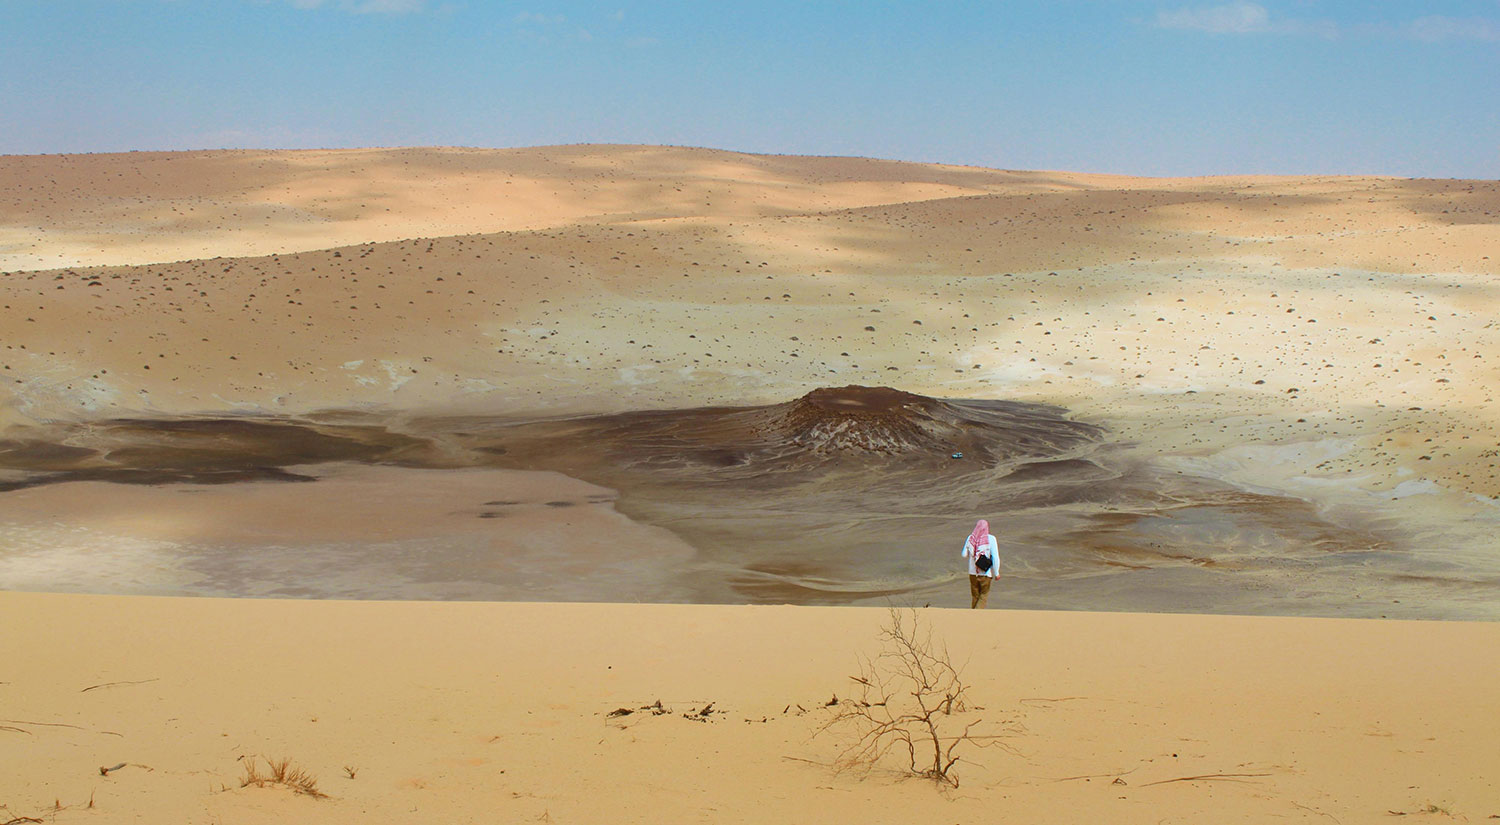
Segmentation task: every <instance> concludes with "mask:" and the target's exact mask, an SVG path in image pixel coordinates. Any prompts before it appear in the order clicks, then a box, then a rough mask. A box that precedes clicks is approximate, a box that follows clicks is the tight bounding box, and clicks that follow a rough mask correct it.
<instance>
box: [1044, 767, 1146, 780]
mask: <svg viewBox="0 0 1500 825" xmlns="http://www.w3.org/2000/svg"><path fill="white" fill-rule="evenodd" d="M1138 770H1140V768H1131V769H1130V770H1128V771H1116V772H1114V773H1085V774H1079V775H1078V776H1064V777H1062V778H1061V779H1053V780H1051V781H1053V782H1072V781H1074V780H1078V779H1104V778H1105V777H1121V776H1129V775H1131V774H1133V773H1135V772H1136V771H1138Z"/></svg>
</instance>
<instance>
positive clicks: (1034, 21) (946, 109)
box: [0, 0, 1500, 178]
mask: <svg viewBox="0 0 1500 825" xmlns="http://www.w3.org/2000/svg"><path fill="white" fill-rule="evenodd" d="M584 142H589V143H660V144H676V145H692V146H711V147H716V148H724V149H737V150H743V151H751V152H773V153H790V154H824V155H864V156H871V157H883V158H898V159H906V160H919V161H936V162H945V163H962V164H974V165H981V166H992V167H1000V168H1010V169H1066V170H1077V171H1103V172H1120V173H1128V174H1144V175H1197V174H1227V173H1319V172H1322V173H1381V174H1395V175H1410V176H1424V177H1481V178H1497V177H1500V0H1428V1H1427V2H1409V1H1407V0H1391V1H1390V2H1378V3H1377V2H1352V1H1349V2H1336V1H1335V0H1263V2H1258V3H1257V2H1247V1H1246V0H1231V1H1230V2H1214V0H1209V2H1192V1H1191V0H1165V2H1142V1H1138V0H1093V2H1085V1H1084V0H1055V1H1054V2H1020V1H1019V0H1017V1H1016V2H1003V1H1001V0H996V1H995V2H988V3H958V2H950V3H944V2H931V3H915V2H913V3H905V2H879V0H866V1H865V2H760V3H732V2H710V0H698V2H686V1H685V0H684V1H683V2H653V3H638V2H627V1H626V0H620V1H619V2H605V3H592V2H572V3H550V4H547V3H508V2H479V1H478V0H93V1H92V2H85V0H0V153H42V152H88V151H124V150H131V149H194V148H220V147H244V148H312V147H352V146H396V145H464V146H495V147H506V146H530V145H538V144H553V143H584Z"/></svg>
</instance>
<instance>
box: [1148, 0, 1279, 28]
mask: <svg viewBox="0 0 1500 825" xmlns="http://www.w3.org/2000/svg"><path fill="white" fill-rule="evenodd" d="M1156 25H1157V27H1158V28H1163V29H1188V30H1191V31H1204V32H1212V33H1214V34H1253V33H1255V32H1265V31H1270V30H1271V15H1270V14H1269V13H1268V12H1267V11H1266V7H1265V6H1261V5H1258V4H1256V3H1230V4H1229V5H1227V6H1209V7H1207V8H1196V9H1191V8H1190V9H1177V10H1176V11H1159V12H1157V13H1156Z"/></svg>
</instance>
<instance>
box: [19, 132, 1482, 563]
mask: <svg viewBox="0 0 1500 825" xmlns="http://www.w3.org/2000/svg"><path fill="white" fill-rule="evenodd" d="M0 178H3V179H4V180H5V181H6V182H7V185H6V186H5V187H3V188H0V191H4V192H7V193H9V194H8V196H7V198H8V200H6V202H5V203H4V205H3V206H0V232H3V233H5V235H6V237H7V238H8V239H9V240H8V241H7V243H6V244H5V249H6V250H7V251H6V252H5V254H6V255H9V256H10V257H8V258H7V259H6V260H8V261H10V263H8V264H6V266H7V267H8V268H10V270H11V271H9V272H7V273H5V274H3V275H0V328H3V329H4V330H5V335H4V349H0V375H3V376H4V380H3V382H0V426H3V427H5V432H6V434H7V437H8V438H9V439H11V440H12V441H16V442H21V443H29V441H28V439H35V438H39V437H45V432H46V428H47V427H49V426H52V424H53V423H54V422H80V421H82V422H88V421H97V420H100V419H103V418H119V417H131V416H136V417H160V416H175V415H184V414H195V415H196V414H207V415H223V414H233V415H245V414H270V415H277V416H291V417H293V418H295V417H299V416H307V415H310V414H314V413H318V412H320V411H325V410H329V409H359V410H363V411H366V412H370V413H378V414H380V415H384V416H388V417H393V418H395V419H400V418H402V417H404V416H410V415H432V414H453V413H482V414H486V415H495V416H502V417H504V416H510V417H536V416H543V415H554V414H579V413H600V412H625V411H629V410H642V409H664V408H674V407H675V408H692V407H697V406H702V405H728V406H736V405H747V404H773V403H781V402H785V401H788V400H789V399H792V398H796V397H798V396H801V395H803V394H804V393H806V392H808V391H810V390H812V389H815V388H817V387H820V386H841V385H845V384H862V385H867V386H893V387H896V388H898V389H901V390H905V391H910V392H915V393H919V394H922V395H927V396H933V397H939V398H979V399H1013V400H1024V401H1039V402H1044V403H1049V404H1059V405H1062V406H1064V407H1066V408H1068V409H1069V410H1071V411H1072V413H1073V414H1074V415H1075V416H1077V417H1078V418H1080V419H1081V420H1085V421H1089V422H1091V423H1094V424H1099V425H1102V426H1105V427H1107V428H1108V429H1109V430H1110V432H1111V433H1112V434H1113V437H1114V438H1115V439H1116V440H1118V441H1120V442H1122V443H1130V444H1135V445H1136V446H1137V448H1138V450H1139V451H1140V453H1141V454H1142V455H1143V456H1144V457H1149V458H1152V460H1156V459H1161V460H1163V461H1166V462H1168V463H1172V462H1175V463H1177V464H1179V465H1182V466H1190V467H1193V468H1195V470H1196V471H1199V472H1205V473H1209V474H1211V475H1216V476H1220V475H1222V476H1223V477H1224V478H1226V479H1227V480H1230V481H1232V482H1233V483H1235V484H1238V485H1242V486H1247V487H1249V488H1254V489H1257V490H1269V491H1273V492H1278V493H1285V494H1290V495H1293V496H1295V497H1299V498H1304V499H1308V500H1310V501H1312V502H1313V503H1314V504H1315V506H1316V507H1318V508H1319V509H1320V510H1323V511H1327V512H1362V513H1365V514H1366V515H1368V512H1369V510H1370V507H1371V506H1379V507H1381V508H1384V510H1385V515H1387V516H1389V517H1390V518H1392V519H1394V520H1396V521H1398V522H1400V523H1403V524H1407V525H1409V526H1410V529H1409V532H1410V533H1411V534H1412V535H1413V536H1414V537H1415V539H1414V540H1415V541H1417V542H1419V543H1426V544H1429V545H1436V546H1439V547H1443V548H1460V549H1462V548H1472V547H1473V546H1474V544H1475V542H1488V538H1487V537H1488V535H1489V531H1490V530H1491V529H1492V527H1493V525H1494V523H1495V521H1496V519H1497V518H1500V511H1497V509H1496V508H1495V507H1494V505H1493V497H1495V496H1496V495H1500V474H1497V466H1500V464H1497V462H1496V460H1495V459H1496V456H1497V452H1500V442H1497V441H1496V439H1495V436H1494V433H1495V432H1497V431H1500V411H1497V407H1496V404H1495V399H1494V390H1493V387H1494V386H1496V384H1497V382H1500V374H1497V367H1496V365H1495V364H1494V358H1495V355H1494V353H1496V352H1497V351H1500V340H1497V338H1500V329H1497V327H1496V326H1495V322H1494V318H1495V317H1497V315H1500V295H1497V293H1496V286H1495V279H1496V276H1497V274H1500V259H1493V257H1492V255H1491V254H1490V253H1491V252H1492V251H1493V250H1494V249H1495V248H1496V247H1497V244H1496V241H1497V240H1500V228H1497V227H1500V223H1497V222H1500V185H1497V184H1495V183H1494V182H1491V181H1434V180H1407V179H1396V178H1351V177H1231V178H1191V179H1141V178H1125V177H1115V176H1099V175H1076V174H1066V173H1053V172H1008V171H996V170H985V169H973V168H961V167H945V166H930V165H922V164H910V163H895V162H886V161H874V160H864V159H848V158H802V157H769V156H752V155H743V154H736V153H730V152H718V151H711V150H700V149H673V148H660V147H629V146H624V147H622V146H576V147H547V148H539V149H524V150H467V149H398V150H358V151H339V152H203V153H167V154H150V153H141V154H128V155H98V156H41V157H7V158H0ZM252 207H254V208H255V209H260V210H262V211H260V212H254V213H253V214H252V211H253V210H252ZM174 209H175V210H177V214H176V216H175V217H170V218H169V216H172V215H173V211H172V210H174ZM187 210H192V214H190V215H187V216H184V215H182V214H181V213H183V212H186V211H187ZM200 210H201V211H202V213H203V214H198V213H199V211H200ZM351 244H352V245H351ZM143 261H151V262H153V263H142V262H143ZM164 261H165V262H164ZM171 261H177V262H175V263H173V262H171ZM163 262H164V263H163ZM59 264H66V265H67V266H66V267H64V268H61V269H58V268H49V269H40V268H37V267H40V266H49V267H50V266H56V265H59ZM84 264H96V265H97V266H84ZM37 427H41V429H40V430H38V429H36V428H37ZM16 449H18V448H16V447H15V445H12V448H11V449H10V450H8V453H10V454H14V453H15V450H16ZM5 463H6V465H7V466H9V467H11V468H15V467H17V466H19V465H17V464H16V462H15V461H12V460H6V461H5ZM1476 496H1477V498H1476ZM1364 517H1365V516H1358V517H1357V518H1364ZM1462 525H1479V526H1478V527H1476V528H1474V529H1473V531H1472V532H1469V528H1466V527H1463V526H1462Z"/></svg>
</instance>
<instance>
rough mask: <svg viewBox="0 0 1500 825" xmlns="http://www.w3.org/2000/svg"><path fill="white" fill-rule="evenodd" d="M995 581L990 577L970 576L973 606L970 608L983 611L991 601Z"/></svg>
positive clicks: (970, 592) (970, 594)
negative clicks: (991, 589) (991, 587)
mask: <svg viewBox="0 0 1500 825" xmlns="http://www.w3.org/2000/svg"><path fill="white" fill-rule="evenodd" d="M994 581H995V580H994V579H993V578H991V577H989V576H975V575H973V574H972V573H971V574H969V596H970V598H972V599H973V602H974V603H973V604H971V605H969V607H971V608H973V609H975V610H983V609H984V606H985V605H986V604H988V603H989V600H990V584H991V583H993V582H994Z"/></svg>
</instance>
